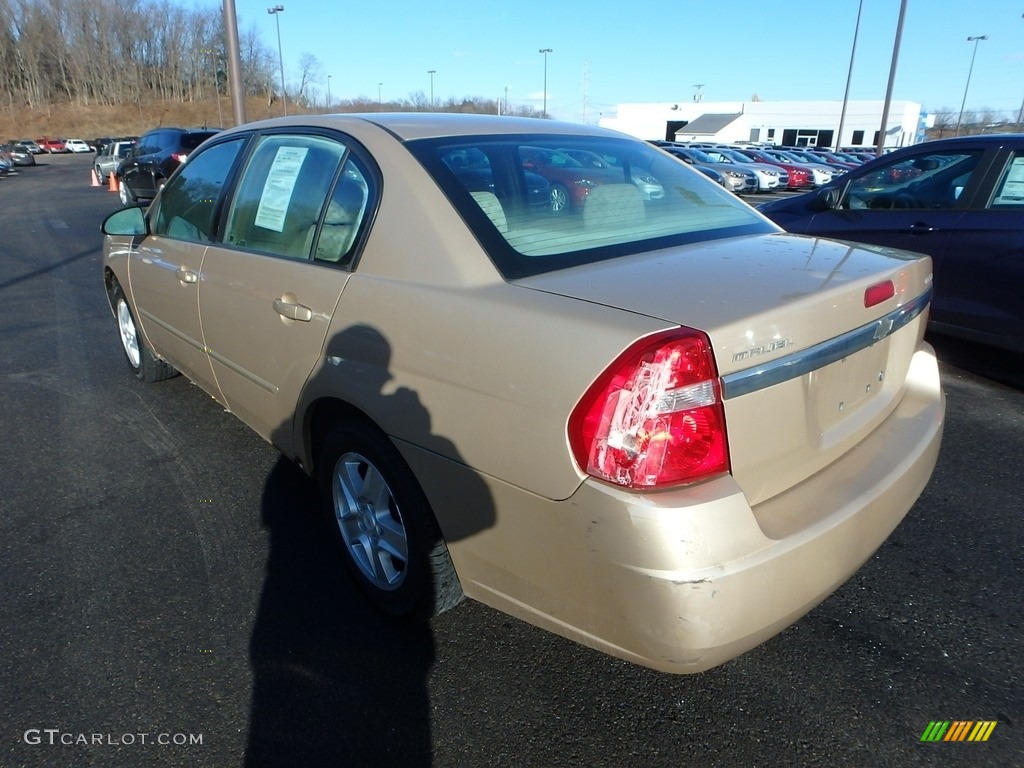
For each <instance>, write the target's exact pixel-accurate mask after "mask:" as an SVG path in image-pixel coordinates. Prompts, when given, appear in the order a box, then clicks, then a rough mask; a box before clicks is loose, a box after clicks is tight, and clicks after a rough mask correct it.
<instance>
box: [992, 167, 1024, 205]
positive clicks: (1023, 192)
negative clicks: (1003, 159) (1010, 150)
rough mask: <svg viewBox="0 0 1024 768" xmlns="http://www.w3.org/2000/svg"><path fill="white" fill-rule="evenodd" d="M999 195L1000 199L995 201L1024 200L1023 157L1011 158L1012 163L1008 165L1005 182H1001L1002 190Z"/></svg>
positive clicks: (1013, 201)
mask: <svg viewBox="0 0 1024 768" xmlns="http://www.w3.org/2000/svg"><path fill="white" fill-rule="evenodd" d="M999 197H1000V199H999V200H997V201H996V202H1000V203H1021V202H1024V157H1015V158H1013V163H1012V164H1011V165H1010V170H1009V172H1008V173H1007V175H1006V182H1005V183H1004V184H1003V190H1002V193H1001V194H1000V196H999Z"/></svg>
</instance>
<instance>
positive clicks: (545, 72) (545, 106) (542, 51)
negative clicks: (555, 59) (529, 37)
mask: <svg viewBox="0 0 1024 768" xmlns="http://www.w3.org/2000/svg"><path fill="white" fill-rule="evenodd" d="M537 52H538V53H542V54H544V113H543V117H547V116H548V54H549V53H554V51H553V50H551V49H550V48H541V49H540V50H539V51H537Z"/></svg>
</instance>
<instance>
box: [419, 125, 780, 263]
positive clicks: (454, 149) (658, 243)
mask: <svg viewBox="0 0 1024 768" xmlns="http://www.w3.org/2000/svg"><path fill="white" fill-rule="evenodd" d="M406 146H408V147H409V149H410V151H412V153H413V154H414V155H415V156H416V157H417V159H418V160H419V161H420V162H421V163H422V164H423V165H424V167H426V169H427V170H428V171H429V172H430V173H431V174H432V175H433V177H434V179H435V181H436V182H437V184H438V186H440V187H441V189H442V190H443V191H444V192H445V194H446V195H447V196H448V198H449V200H450V201H451V202H452V204H453V205H454V206H455V207H456V208H457V209H458V210H459V212H460V213H461V214H462V217H463V219H464V220H465V222H466V224H467V225H468V226H469V227H470V228H471V229H472V230H473V232H474V233H475V234H476V236H477V238H478V240H479V241H480V242H481V244H482V245H483V246H484V248H485V249H486V250H487V252H488V253H489V255H490V256H491V258H492V260H493V261H494V263H495V265H496V266H497V267H498V269H499V270H500V271H501V272H502V274H503V275H504V276H505V277H506V278H510V279H512V278H516V277H524V276H527V275H533V274H539V273H542V272H548V271H552V270H555V269H562V268H565V267H570V266H575V265H579V264H586V263H590V262H594V261H600V260H604V259H610V258H617V257H620V256H625V255H629V254H632V253H640V252H643V251H649V250H655V249H657V248H665V247H671V246H674V245H682V244H686V243H693V242H701V241H705V240H712V239H717V238H723V237H733V236H739V235H749V234H757V233H766V232H774V231H777V230H776V229H775V228H774V227H773V226H772V225H771V224H769V223H767V222H765V221H764V220H763V219H761V218H760V217H759V216H757V214H755V213H754V212H753V211H752V210H751V209H750V208H749V207H748V206H747V205H745V204H744V203H742V202H741V201H739V200H738V199H737V198H736V197H735V196H734V195H732V194H731V193H730V192H727V191H726V190H724V189H722V188H721V187H720V186H719V185H717V184H715V183H714V182H712V181H710V180H709V179H707V178H706V177H705V176H703V175H702V174H698V173H696V172H694V171H693V170H692V169H690V168H688V167H687V166H686V165H685V164H684V163H682V162H681V161H679V160H677V159H676V158H674V157H671V156H669V155H667V154H665V153H663V152H661V151H660V150H657V149H655V148H654V147H651V146H650V145H648V144H646V143H644V142H638V141H635V140H629V139H618V138H614V137H608V138H605V137H593V136H571V135H570V136H552V135H543V136H480V137H471V138H460V139H459V140H457V141H453V140H451V139H447V140H446V139H431V140H418V141H412V142H409V143H408V144H407V145H406Z"/></svg>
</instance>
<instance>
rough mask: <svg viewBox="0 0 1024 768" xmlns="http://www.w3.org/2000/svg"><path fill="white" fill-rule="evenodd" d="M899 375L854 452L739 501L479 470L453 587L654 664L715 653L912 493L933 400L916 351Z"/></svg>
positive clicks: (777, 614) (849, 550)
mask: <svg viewBox="0 0 1024 768" xmlns="http://www.w3.org/2000/svg"><path fill="white" fill-rule="evenodd" d="M907 385H908V391H907V393H906V394H905V396H904V398H903V400H902V401H901V403H900V405H899V406H898V407H897V408H896V410H895V411H894V412H893V413H892V414H891V415H890V416H889V418H888V419H887V420H886V421H885V422H884V423H883V424H882V425H881V426H880V427H879V428H878V429H877V430H875V432H874V433H872V435H871V436H870V437H868V438H867V439H866V440H865V441H864V442H862V443H861V444H860V445H859V446H858V447H857V448H855V449H854V450H852V451H850V452H849V453H847V454H845V455H844V456H843V457H842V458H841V459H840V460H839V461H837V462H836V463H835V464H833V465H831V466H830V467H828V468H827V469H825V470H823V471H822V472H819V473H818V474H817V475H815V476H813V477H811V478H809V479H808V480H806V481H805V482H803V483H801V484H800V485H799V486H797V487H794V488H792V489H790V490H788V491H787V492H785V493H783V494H780V495H778V496H776V497H774V498H772V499H769V500H768V501H766V502H764V503H762V504H760V505H758V506H757V507H755V508H753V509H752V508H751V507H750V506H749V505H748V504H747V502H746V499H745V498H744V496H743V494H742V492H741V491H740V489H739V487H738V486H737V484H736V483H735V482H734V481H733V479H732V478H731V477H729V476H725V477H721V478H718V479H716V480H712V481H709V482H706V483H703V484H700V485H697V486H693V487H689V488H685V489H680V490H675V491H670V492H664V493H651V494H635V493H627V492H624V491H623V490H621V489H618V488H615V487H611V486H607V485H604V484H601V483H598V482H596V481H587V482H585V483H584V484H583V485H582V486H581V488H580V489H579V491H578V492H577V493H576V494H575V495H574V496H573V497H572V498H570V499H568V500H566V501H562V502H553V501H550V500H546V499H540V498H538V497H534V496H531V495H528V494H525V493H524V492H523V491H521V490H520V489H515V488H512V487H510V486H506V485H503V484H501V483H500V482H496V481H494V480H493V479H492V480H490V481H488V484H489V486H490V491H491V494H492V496H493V501H494V508H495V512H496V515H495V519H494V524H493V526H491V527H489V528H487V529H486V530H483V531H480V532H478V533H476V534H475V535H472V536H469V537H466V538H464V539H462V540H461V541H457V542H452V543H451V553H452V558H453V562H454V564H455V567H456V570H457V571H458V573H459V577H460V579H461V581H462V584H463V588H464V589H465V591H466V593H467V595H468V596H470V597H473V598H475V599H477V600H479V601H481V602H483V603H486V604H488V605H491V606H492V607H495V608H497V609H499V610H502V611H504V612H506V613H509V614H512V615H515V616H518V617H520V618H522V619H524V620H526V621H528V622H529V623H532V624H535V625H538V626H541V627H544V628H546V629H548V630H551V631H553V632H555V633H557V634H560V635H563V636H565V637H568V638H571V639H573V640H576V641H578V642H580V643H582V644H584V645H587V646H590V647H594V648H597V649H599V650H602V651H604V652H607V653H609V654H612V655H614V656H617V657H621V658H624V659H628V660H630V661H633V662H636V663H638V664H642V665H644V666H648V667H652V668H654V669H658V670H661V671H665V672H672V673H689V672H700V671H703V670H706V669H708V668H710V667H713V666H716V665H718V664H721V663H723V662H725V661H727V660H729V659H731V658H733V657H735V656H737V655H739V654H741V653H743V652H744V651H747V650H749V649H750V648H753V647H754V646H756V645H758V644H760V643H761V642H763V641H764V640H766V639H768V638H769V637H771V636H773V635H774V634H776V633H778V632H780V631H781V630H782V629H784V628H785V627H787V626H789V625H790V624H792V623H793V622H794V621H796V620H797V619H799V618H800V617H801V616H803V615H804V614H806V613H807V612H808V611H810V610H811V609H812V608H813V607H814V606H815V605H817V604H818V603H819V602H821V601H822V600H823V599H824V598H825V597H827V596H828V595H829V594H830V593H832V592H833V591H834V590H835V589H836V588H838V587H839V586H840V585H841V584H842V583H843V582H844V581H845V580H846V579H847V578H849V576H850V575H851V574H852V573H853V572H854V571H855V570H856V569H857V568H858V567H859V566H860V565H861V564H862V563H863V562H864V561H865V560H867V559H868V558H869V557H870V556H871V554H872V553H873V552H874V551H875V550H876V549H877V548H878V547H879V546H880V545H881V544H882V543H883V542H884V541H885V539H886V537H887V536H888V535H889V534H890V533H891V532H892V530H893V529H894V528H895V527H896V526H897V525H898V524H899V523H900V521H901V520H902V519H903V517H904V516H905V515H906V513H907V512H908V510H909V509H910V508H911V506H912V505H913V504H914V502H915V501H916V499H917V497H918V496H919V494H920V493H921V491H922V490H923V488H924V486H925V484H926V483H927V481H928V479H929V477H930V476H931V472H932V470H933V468H934V466H935V462H936V459H937V456H938V451H939V445H940V441H941V432H942V423H943V417H944V409H945V403H944V399H943V395H942V392H941V389H940V387H939V374H938V366H937V365H936V362H935V358H934V355H933V354H931V352H930V350H925V351H922V352H919V353H918V354H917V355H916V356H915V359H914V363H913V365H912V367H911V371H910V375H909V376H908V382H907ZM421 477H422V475H421ZM428 496H431V493H430V492H429V491H428ZM435 509H438V507H437V506H436V502H435ZM442 527H444V524H443V523H442Z"/></svg>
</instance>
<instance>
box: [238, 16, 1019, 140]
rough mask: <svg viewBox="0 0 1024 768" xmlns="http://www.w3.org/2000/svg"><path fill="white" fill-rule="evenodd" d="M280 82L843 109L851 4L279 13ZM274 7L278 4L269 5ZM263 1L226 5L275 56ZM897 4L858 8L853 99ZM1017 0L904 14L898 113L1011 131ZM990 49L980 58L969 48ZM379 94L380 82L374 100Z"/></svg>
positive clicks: (609, 103)
mask: <svg viewBox="0 0 1024 768" xmlns="http://www.w3.org/2000/svg"><path fill="white" fill-rule="evenodd" d="M281 3H282V4H283V5H284V6H285V10H284V12H283V13H281V14H280V15H279V21H280V26H281V49H282V52H283V57H284V66H285V79H286V81H288V82H289V83H292V82H297V81H298V78H299V61H300V58H301V56H302V54H310V55H312V56H315V57H316V58H317V60H318V61H319V63H320V67H321V73H322V79H321V81H320V82H319V83H318V84H317V88H318V91H319V97H320V99H323V98H324V95H325V93H326V90H327V80H326V77H327V75H330V76H331V80H330V88H331V96H332V98H333V99H334V100H335V101H337V100H340V99H347V98H354V97H358V96H364V97H369V98H372V99H376V98H377V95H378V90H379V92H380V94H381V95H382V97H383V99H384V100H385V101H387V100H389V99H392V100H394V99H408V98H410V97H411V95H412V94H414V93H416V92H420V93H422V94H425V95H426V96H427V97H428V98H429V95H430V88H431V76H430V75H429V74H428V70H435V74H434V76H433V89H434V97H435V99H436V100H438V101H443V100H447V99H448V98H462V97H465V96H483V97H488V98H492V99H499V98H500V99H504V97H505V93H506V88H507V93H508V99H509V101H510V102H511V103H512V104H523V105H532V106H535V107H537V108H538V109H540V108H541V106H542V99H543V94H544V59H545V57H544V56H543V55H542V54H540V53H539V50H540V49H542V48H550V49H552V53H550V54H548V55H547V94H548V95H547V109H548V112H549V113H550V114H551V115H552V116H553V117H556V118H559V119H564V120H572V121H577V122H581V121H585V122H596V121H597V120H598V118H599V117H600V115H601V113H604V114H611V113H613V112H614V109H615V105H617V104H619V103H624V102H671V101H680V100H692V99H693V96H694V93H695V92H696V91H697V88H695V86H696V85H697V84H702V86H703V87H702V88H700V91H701V94H702V96H703V99H704V101H743V100H749V99H751V98H752V97H753V95H754V94H757V95H758V96H759V97H760V98H761V99H762V100H765V101H788V100H805V99H813V100H819V99H822V100H828V99H835V100H842V98H843V92H844V90H845V88H846V79H847V73H848V71H849V67H850V53H851V48H852V46H853V39H854V28H855V26H856V21H857V9H858V0H778V1H776V2H764V0H757V1H755V0H677V2H676V3H675V4H674V6H672V4H670V3H659V4H657V5H656V4H654V3H630V2H628V0H614V1H613V0H588V2H576V1H574V0H560V2H548V1H545V2H537V1H536V0H521V1H520V2H517V3H511V2H507V0H505V1H503V2H494V1H493V0H475V1H473V2H468V1H464V0H434V2H408V1H407V0H401V1H400V2H387V1H386V0H380V1H379V2H365V1H364V2H359V3H345V2H341V3H328V2H326V1H325V0H316V1H313V0H281ZM273 4H275V5H276V2H275V3H273ZM270 5H272V3H269V2H267V0H235V8H236V13H237V16H238V23H239V27H240V29H241V30H242V31H245V30H247V29H249V27H250V25H255V27H256V28H257V29H258V30H260V33H261V36H262V38H263V41H264V43H265V44H266V45H267V46H268V47H269V48H271V49H272V50H273V51H274V53H275V54H276V53H277V30H276V28H275V20H274V16H272V15H269V14H268V13H267V8H268V7H269V6H270ZM899 12H900V0H863V11H862V14H861V21H860V32H859V35H858V37H857V45H856V56H855V61H854V65H853V74H852V78H851V84H850V99H852V100H862V99H864V100H872V99H877V100H881V99H883V98H884V97H885V91H886V86H887V84H888V79H889V68H890V64H891V62H892V54H893V44H894V41H895V36H896V27H897V22H898V19H899ZM1022 14H1024V0H907V11H906V17H905V19H904V27H903V36H902V41H901V44H900V51H899V60H898V64H897V70H896V79H895V83H894V88H893V98H894V99H906V100H910V101H916V102H919V103H921V104H922V105H924V107H925V108H926V109H928V110H938V109H941V108H944V107H946V108H951V109H953V110H959V108H960V104H961V101H962V100H963V98H964V90H965V87H966V86H967V80H968V71H969V70H971V56H972V53H973V52H974V50H975V48H977V54H976V57H975V60H974V66H973V70H971V75H970V87H969V90H968V93H967V103H966V109H967V110H981V109H985V108H991V109H994V110H997V111H999V112H1002V113H1006V114H1009V115H1010V116H1011V117H1012V118H1013V119H1015V118H1016V115H1017V112H1018V110H1019V109H1020V108H1021V103H1022V101H1024V18H1022ZM976 35H988V39H987V40H983V41H981V42H979V43H977V44H975V43H970V42H967V37H968V36H976ZM378 84H381V85H379V86H378Z"/></svg>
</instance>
